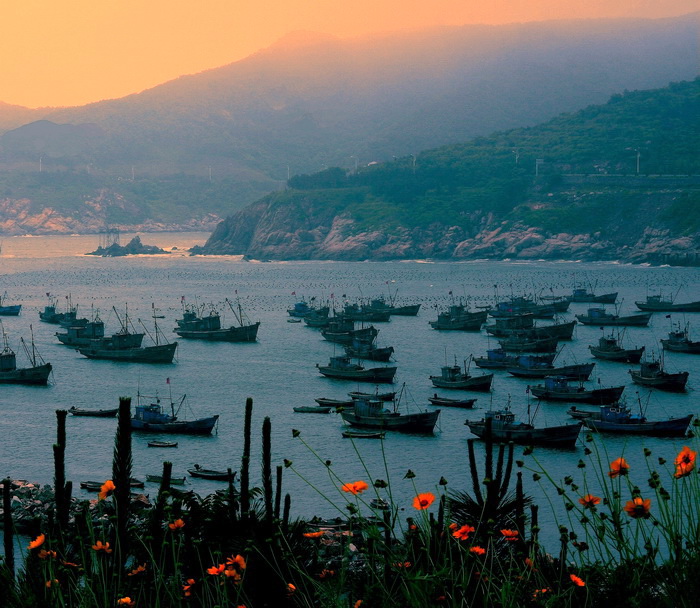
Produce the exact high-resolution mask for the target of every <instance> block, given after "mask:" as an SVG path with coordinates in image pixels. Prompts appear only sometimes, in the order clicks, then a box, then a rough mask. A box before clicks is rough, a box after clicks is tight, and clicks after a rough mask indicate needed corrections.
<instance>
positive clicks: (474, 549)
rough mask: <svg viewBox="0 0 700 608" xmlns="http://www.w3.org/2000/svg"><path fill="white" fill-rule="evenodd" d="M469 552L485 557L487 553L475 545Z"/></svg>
mask: <svg viewBox="0 0 700 608" xmlns="http://www.w3.org/2000/svg"><path fill="white" fill-rule="evenodd" d="M469 552H470V553H475V554H476V555H483V554H484V553H486V549H484V548H483V547H479V546H478V545H474V546H473V547H469Z"/></svg>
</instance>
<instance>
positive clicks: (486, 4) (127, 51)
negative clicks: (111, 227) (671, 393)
mask: <svg viewBox="0 0 700 608" xmlns="http://www.w3.org/2000/svg"><path fill="white" fill-rule="evenodd" d="M693 10H697V0H614V1H612V0H422V1H416V0H374V1H369V0H351V1H346V2H342V1H338V0H198V1H193V0H190V1H187V2H185V1H184V0H2V1H1V2H0V57H1V58H2V59H1V61H0V101H4V102H6V103H13V104H18V105H25V106H29V107H37V106H47V105H51V106H59V105H81V104H84V103H89V102H91V101H98V100H100V99H106V98H114V97H122V96H124V95H128V94H129V93H135V92H138V91H141V90H143V89H146V88H150V87H152V86H155V85H157V84H160V83H162V82H165V81H167V80H171V79H173V78H176V77H177V76H180V75H182V74H191V73H195V72H201V71H202V70H206V69H208V68H213V67H218V66H221V65H225V64H227V63H231V62H233V61H236V60H238V59H241V58H243V57H245V56H247V55H250V54H251V53H253V52H255V51H256V50H258V49H260V48H263V47H266V46H268V45H270V44H271V43H273V42H274V41H275V40H277V39H278V38H280V37H282V36H284V35H285V34H287V33H289V32H293V31H297V30H309V31H314V32H322V33H328V34H334V35H337V36H339V37H350V36H357V35H363V34H372V33H381V32H391V31H398V30H406V29H418V28H421V27H425V26H430V25H441V24H448V25H461V24H467V23H492V24H498V23H509V22H518V21H542V20H550V19H565V18H576V19H580V18H596V17H630V16H637V17H666V16H675V15H681V14H684V13H689V12H691V11H693Z"/></svg>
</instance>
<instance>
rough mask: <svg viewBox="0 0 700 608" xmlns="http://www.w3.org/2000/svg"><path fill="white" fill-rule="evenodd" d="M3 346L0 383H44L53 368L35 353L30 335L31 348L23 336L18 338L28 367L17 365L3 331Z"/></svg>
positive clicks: (0, 361) (0, 359)
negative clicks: (28, 364) (27, 361)
mask: <svg viewBox="0 0 700 608" xmlns="http://www.w3.org/2000/svg"><path fill="white" fill-rule="evenodd" d="M3 341H4V346H3V349H2V351H0V383H2V384H31V385H46V384H48V381H49V374H50V373H51V370H52V369H53V368H52V366H51V364H50V363H45V362H44V361H43V359H41V356H40V355H39V354H38V353H37V351H36V348H35V346H34V338H33V337H32V343H31V349H30V347H29V346H27V344H26V342H25V341H24V338H20V344H21V345H22V347H23V348H24V352H25V353H26V355H27V359H28V360H29V363H30V364H31V366H30V367H21V368H18V367H17V355H16V354H15V351H13V350H12V349H11V348H10V345H9V343H8V341H7V336H6V335H5V334H4V333H3Z"/></svg>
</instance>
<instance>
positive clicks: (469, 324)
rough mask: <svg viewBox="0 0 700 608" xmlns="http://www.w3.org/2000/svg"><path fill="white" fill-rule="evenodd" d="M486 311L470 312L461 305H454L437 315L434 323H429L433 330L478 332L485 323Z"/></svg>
mask: <svg viewBox="0 0 700 608" xmlns="http://www.w3.org/2000/svg"><path fill="white" fill-rule="evenodd" d="M487 316H488V311H486V310H479V311H474V312H470V311H468V310H467V309H466V307H465V306H463V305H461V304H454V305H452V306H450V308H449V309H448V310H447V311H445V312H441V313H439V314H438V318H437V320H436V321H429V323H430V327H432V328H433V329H439V330H445V331H479V330H480V329H481V326H482V325H483V324H484V323H485V322H486V317H487Z"/></svg>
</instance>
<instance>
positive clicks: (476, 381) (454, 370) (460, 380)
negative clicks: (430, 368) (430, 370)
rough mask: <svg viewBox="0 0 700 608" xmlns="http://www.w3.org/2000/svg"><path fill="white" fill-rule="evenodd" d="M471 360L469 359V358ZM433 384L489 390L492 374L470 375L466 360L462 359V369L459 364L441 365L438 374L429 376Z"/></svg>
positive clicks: (441, 386)
mask: <svg viewBox="0 0 700 608" xmlns="http://www.w3.org/2000/svg"><path fill="white" fill-rule="evenodd" d="M470 361H471V359H470ZM429 378H430V381H431V382H432V383H433V386H436V387H437V388H451V389H459V390H464V391H489V390H491V383H492V382H493V374H483V375H481V376H472V375H470V374H469V367H468V366H467V361H466V360H465V361H464V371H462V368H461V367H460V366H459V365H443V366H442V367H441V368H440V375H439V376H429Z"/></svg>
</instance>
